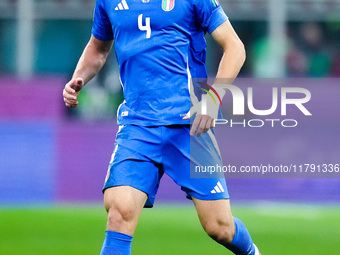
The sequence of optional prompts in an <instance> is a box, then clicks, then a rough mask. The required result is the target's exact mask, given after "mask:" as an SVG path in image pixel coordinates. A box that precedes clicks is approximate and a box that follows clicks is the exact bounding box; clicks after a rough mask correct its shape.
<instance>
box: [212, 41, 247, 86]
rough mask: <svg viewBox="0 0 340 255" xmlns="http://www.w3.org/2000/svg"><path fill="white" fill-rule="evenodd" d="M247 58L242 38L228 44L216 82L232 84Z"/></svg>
mask: <svg viewBox="0 0 340 255" xmlns="http://www.w3.org/2000/svg"><path fill="white" fill-rule="evenodd" d="M245 58H246V53H245V49H244V46H243V43H242V42H241V41H240V40H236V41H235V42H234V43H233V44H229V45H228V46H226V47H225V48H224V54H223V57H222V59H221V62H220V65H219V68H218V72H217V75H216V80H215V83H216V84H218V83H219V84H232V83H233V81H234V80H235V78H236V77H237V75H238V74H239V72H240V70H241V68H242V66H243V64H244V61H245Z"/></svg>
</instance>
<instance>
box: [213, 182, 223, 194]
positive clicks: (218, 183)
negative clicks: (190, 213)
mask: <svg viewBox="0 0 340 255" xmlns="http://www.w3.org/2000/svg"><path fill="white" fill-rule="evenodd" d="M222 192H224V188H223V187H222V184H221V183H220V182H217V185H216V186H215V188H214V189H213V190H212V191H211V194H215V193H222Z"/></svg>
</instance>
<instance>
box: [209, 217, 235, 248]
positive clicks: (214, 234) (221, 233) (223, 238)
mask: <svg viewBox="0 0 340 255" xmlns="http://www.w3.org/2000/svg"><path fill="white" fill-rule="evenodd" d="M204 230H205V231H206V233H207V234H208V235H209V236H210V237H211V238H212V239H214V240H215V241H216V242H218V243H220V244H223V245H225V244H228V243H231V242H232V240H233V239H234V235H235V227H234V226H232V225H228V224H225V223H222V222H213V223H208V224H206V226H204Z"/></svg>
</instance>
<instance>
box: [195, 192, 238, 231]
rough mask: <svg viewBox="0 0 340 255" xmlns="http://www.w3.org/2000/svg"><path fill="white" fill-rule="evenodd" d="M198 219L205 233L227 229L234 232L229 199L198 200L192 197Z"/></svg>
mask: <svg viewBox="0 0 340 255" xmlns="http://www.w3.org/2000/svg"><path fill="white" fill-rule="evenodd" d="M192 200H193V202H194V204H195V207H196V211H197V214H198V218H199V220H200V222H201V224H202V226H203V228H204V229H205V230H206V231H207V232H214V231H218V230H219V229H220V228H228V229H229V230H230V231H232V232H233V231H234V220H233V216H232V213H231V208H230V202H229V199H218V200H200V199H197V198H194V197H192Z"/></svg>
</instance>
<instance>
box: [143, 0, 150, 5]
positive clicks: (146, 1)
mask: <svg viewBox="0 0 340 255" xmlns="http://www.w3.org/2000/svg"><path fill="white" fill-rule="evenodd" d="M148 2H150V0H142V3H144V4H146V3H148Z"/></svg>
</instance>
